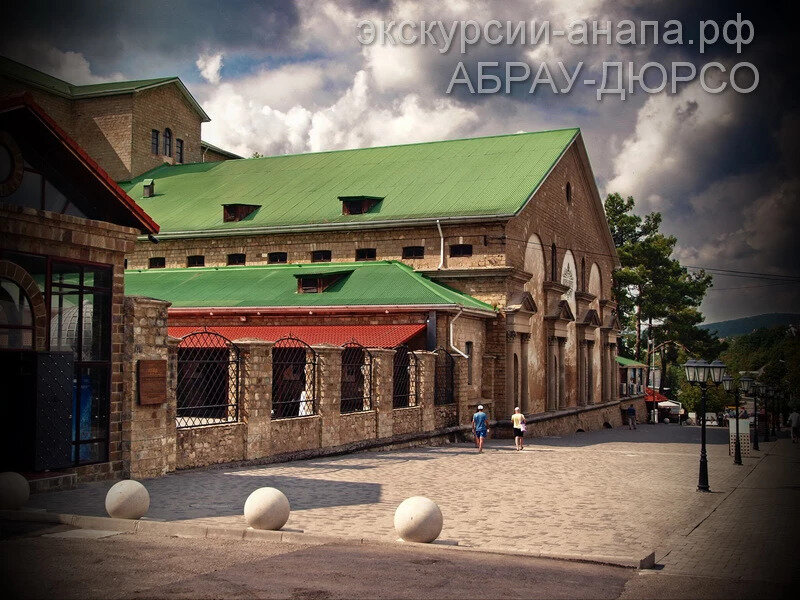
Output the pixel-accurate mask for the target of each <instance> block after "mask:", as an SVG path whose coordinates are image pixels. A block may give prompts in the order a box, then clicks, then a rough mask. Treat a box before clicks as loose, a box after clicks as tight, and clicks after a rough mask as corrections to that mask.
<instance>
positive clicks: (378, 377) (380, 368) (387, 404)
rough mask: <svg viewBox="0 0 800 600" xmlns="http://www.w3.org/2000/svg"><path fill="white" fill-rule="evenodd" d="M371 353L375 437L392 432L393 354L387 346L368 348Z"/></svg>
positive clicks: (389, 435) (385, 435)
mask: <svg viewBox="0 0 800 600" xmlns="http://www.w3.org/2000/svg"><path fill="white" fill-rule="evenodd" d="M369 352H370V354H372V360H373V363H372V408H373V409H375V420H376V427H375V437H377V438H387V437H391V436H392V434H393V431H392V429H393V425H394V418H393V416H392V409H393V402H394V399H393V396H394V354H395V351H394V350H392V349H388V348H370V349H369Z"/></svg>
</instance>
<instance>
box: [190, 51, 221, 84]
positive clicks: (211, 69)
mask: <svg viewBox="0 0 800 600" xmlns="http://www.w3.org/2000/svg"><path fill="white" fill-rule="evenodd" d="M194 64H195V65H197V68H198V69H199V71H200V76H201V77H202V78H203V79H205V80H206V81H208V82H209V83H219V81H220V76H219V72H220V69H222V52H217V53H211V52H208V53H203V54H200V55H199V56H198V57H197V61H196V62H195V63H194Z"/></svg>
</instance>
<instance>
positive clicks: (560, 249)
mask: <svg viewBox="0 0 800 600" xmlns="http://www.w3.org/2000/svg"><path fill="white" fill-rule="evenodd" d="M145 180H147V182H148V184H149V185H152V186H153V189H152V190H150V191H148V192H147V194H150V193H152V194H153V195H152V196H150V197H147V194H146V193H145V189H144V181H145ZM123 187H124V188H125V189H126V190H128V193H129V194H130V195H131V196H132V197H133V198H135V199H136V201H137V202H139V203H140V204H141V205H142V206H143V207H144V208H145V209H146V210H147V211H148V212H150V213H152V214H153V215H155V216H156V218H158V220H159V223H160V224H161V225H162V232H161V234H160V235H159V244H157V245H154V244H150V243H146V242H145V241H143V240H142V241H141V242H140V244H138V245H137V247H136V249H135V250H134V252H133V253H131V254H130V255H129V257H128V266H129V268H132V269H161V268H165V269H168V270H170V269H192V268H197V267H200V266H205V267H215V268H216V267H227V266H233V265H269V264H283V263H287V264H302V265H306V264H310V265H314V264H322V263H331V264H341V263H350V262H352V261H359V262H364V261H374V260H391V261H401V262H403V263H405V264H407V265H409V266H410V267H412V268H413V269H414V270H415V271H416V272H417V273H419V274H421V275H424V276H426V277H427V278H429V279H430V280H432V281H435V282H438V283H440V284H444V285H447V286H449V287H452V288H454V289H457V290H459V291H460V292H462V293H465V294H469V295H470V296H473V297H474V298H476V299H478V300H480V301H481V302H483V303H485V304H487V305H489V306H492V307H493V308H495V309H496V311H497V316H496V318H494V319H491V320H489V321H487V323H485V328H484V330H483V331H481V332H480V339H481V341H480V345H479V346H478V344H477V339H476V336H477V333H473V332H469V333H467V332H465V331H462V329H464V328H465V327H466V326H467V323H466V321H459V320H458V317H457V315H456V314H450V315H441V318H440V323H439V325H438V327H437V331H438V335H437V336H435V337H431V338H430V339H429V340H428V346H427V349H428V350H433V349H434V348H435V347H438V346H442V347H445V348H449V349H450V348H451V344H450V340H449V339H448V336H449V335H450V334H449V330H450V324H451V323H453V330H454V333H453V336H454V338H456V339H457V340H458V341H457V342H455V350H451V351H453V353H454V354H456V355H458V353H459V352H463V353H465V354H466V352H465V348H466V344H467V343H469V345H470V347H471V348H473V349H475V348H477V349H476V350H475V352H477V353H478V354H480V357H481V358H480V362H481V365H482V369H481V374H482V376H483V375H484V371H485V375H486V376H487V379H490V380H491V382H492V383H491V385H488V384H487V385H486V386H483V387H482V389H483V394H479V395H478V396H477V397H475V398H474V402H475V403H477V402H481V401H482V402H483V403H484V404H486V403H489V404H490V405H492V407H493V413H494V415H495V416H497V417H501V418H502V417H503V416H505V415H506V414H510V412H511V410H512V408H513V407H514V406H516V405H519V406H521V407H522V408H523V410H524V411H525V412H526V413H527V414H535V413H542V412H546V411H559V410H562V409H568V408H570V407H578V406H583V405H589V404H597V403H602V402H606V401H610V400H613V399H614V398H616V397H617V394H618V389H619V386H618V382H617V378H618V372H617V369H616V362H615V360H614V357H615V356H616V336H617V324H616V318H615V311H614V307H615V305H614V303H613V301H612V300H611V273H612V270H613V269H614V268H615V266H616V265H617V257H616V253H615V249H614V245H613V242H612V240H611V236H610V233H609V231H608V226H607V223H606V221H605V216H604V213H603V209H602V205H601V202H600V198H599V195H598V192H597V188H596V187H595V184H594V178H593V176H592V173H591V169H590V167H589V162H588V158H587V156H586V151H585V148H584V145H583V141H582V139H581V135H580V131H579V130H577V129H567V130H558V131H550V132H539V133H530V134H518V135H510V136H495V137H489V138H476V139H467V140H455V141H447V142H433V143H426V144H410V145H404V146H393V147H383V148H367V149H360V150H344V151H334V152H322V153H316V154H304V155H294V156H284V157H268V158H263V159H249V160H231V161H227V162H225V163H221V164H207V165H203V166H202V167H199V166H198V165H194V166H191V167H180V166H163V167H159V168H156V169H154V170H152V171H149V172H147V173H145V174H144V175H142V176H140V177H139V178H136V179H134V180H132V181H131V182H125V183H123ZM163 297H164V299H168V300H172V298H171V297H169V295H166V296H163ZM197 300H200V298H198V299H197ZM173 314H174V313H173ZM285 316H288V315H285ZM176 318H177V314H176ZM195 318H196V319H197V320H196V325H198V326H200V325H203V324H205V323H206V319H205V318H202V319H201V317H200V316H199V315H196V316H195ZM181 322H182V323H185V319H182V320H181ZM353 322H354V323H355V322H357V321H355V320H354V321H353ZM459 344H462V345H459ZM479 385H480V384H479ZM490 389H491V392H489V390H490Z"/></svg>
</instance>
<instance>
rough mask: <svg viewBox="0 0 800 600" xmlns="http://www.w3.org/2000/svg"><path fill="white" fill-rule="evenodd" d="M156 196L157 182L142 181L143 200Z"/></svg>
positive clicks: (151, 180) (153, 180)
mask: <svg viewBox="0 0 800 600" xmlns="http://www.w3.org/2000/svg"><path fill="white" fill-rule="evenodd" d="M155 195H156V180H155V179H145V180H144V181H142V198H152V197H153V196H155Z"/></svg>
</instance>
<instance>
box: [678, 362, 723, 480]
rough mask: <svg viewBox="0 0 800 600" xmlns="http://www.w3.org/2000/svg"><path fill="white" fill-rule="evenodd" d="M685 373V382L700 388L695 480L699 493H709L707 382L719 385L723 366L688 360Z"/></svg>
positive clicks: (721, 364)
mask: <svg viewBox="0 0 800 600" xmlns="http://www.w3.org/2000/svg"><path fill="white" fill-rule="evenodd" d="M683 368H684V371H685V372H686V381H688V382H689V384H690V385H693V386H698V387H699V388H700V414H701V417H700V418H701V421H700V473H699V476H698V479H697V489H698V490H699V491H701V492H707V491H709V487H708V455H707V453H706V392H707V390H708V380H709V379H711V383H713V384H714V385H719V384H720V383H722V376H723V374H724V373H725V365H724V364H723V363H722V362H720V361H719V360H715V361H714V362H712V363H711V364H709V363H707V362H706V361H704V360H688V361H686V364H684V365H683Z"/></svg>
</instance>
